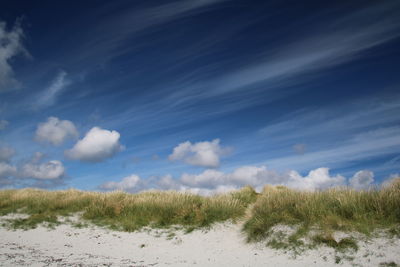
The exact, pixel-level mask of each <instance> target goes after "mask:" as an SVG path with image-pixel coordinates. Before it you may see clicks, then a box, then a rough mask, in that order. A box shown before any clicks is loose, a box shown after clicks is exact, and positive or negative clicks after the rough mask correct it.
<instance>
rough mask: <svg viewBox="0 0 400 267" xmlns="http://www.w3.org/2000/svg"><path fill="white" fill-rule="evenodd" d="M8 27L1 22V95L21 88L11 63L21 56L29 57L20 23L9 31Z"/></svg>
mask: <svg viewBox="0 0 400 267" xmlns="http://www.w3.org/2000/svg"><path fill="white" fill-rule="evenodd" d="M6 26H7V25H6V23H5V22H3V21H0V93H1V92H5V91H9V90H13V89H16V88H18V87H20V82H19V81H17V79H16V78H15V74H14V70H13V67H12V66H11V63H10V61H11V59H12V58H14V57H16V56H17V55H19V54H24V55H29V54H28V52H27V50H26V49H25V47H24V45H23V43H22V40H23V38H24V31H23V30H22V27H21V25H20V23H19V21H17V22H16V23H15V24H14V26H13V27H12V29H11V30H9V31H8V30H7V27H6Z"/></svg>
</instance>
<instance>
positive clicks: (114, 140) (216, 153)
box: [0, 0, 400, 194]
mask: <svg viewBox="0 0 400 267" xmlns="http://www.w3.org/2000/svg"><path fill="white" fill-rule="evenodd" d="M399 37H400V4H399V2H398V1H330V2H329V3H327V2H321V1H302V2H301V3H300V2H299V1H233V0H185V1H183V0H177V1H112V2H109V1H96V2H92V1H87V2H85V3H79V4H77V3H75V4H71V2H70V1H57V2H54V1H41V3H40V4H38V3H35V2H34V1H18V0H16V1H4V2H2V8H1V10H0V138H1V139H0V187H3V188H13V187H16V188H19V187H26V186H35V187H44V188H48V189H59V188H69V187H74V188H79V189H84V190H114V189H122V190H126V191H130V192H136V191H140V190H147V189H174V190H190V191H192V192H197V193H203V194H210V193H214V192H222V191H227V190H230V189H235V188H239V187H241V186H244V185H246V184H250V185H252V186H254V187H256V188H258V189H260V188H261V187H262V186H263V185H264V184H267V183H270V184H284V185H287V186H290V187H294V188H299V189H310V190H315V189H323V188H326V187H329V186H338V185H339V186H341V185H350V186H353V187H355V188H357V189H362V188H367V187H368V186H370V185H372V184H380V183H382V182H383V181H385V180H386V179H390V178H391V177H394V176H396V175H397V174H398V173H400V154H399V153H400V151H399V149H400V115H399V114H400V90H399V89H400V78H399V76H398V69H400V66H399V63H398V62H399V60H400V49H399V47H400V38H399Z"/></svg>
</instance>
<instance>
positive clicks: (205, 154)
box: [168, 139, 229, 168]
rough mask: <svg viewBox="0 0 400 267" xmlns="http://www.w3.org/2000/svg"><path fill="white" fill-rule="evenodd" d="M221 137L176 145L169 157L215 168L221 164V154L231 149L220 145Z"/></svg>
mask: <svg viewBox="0 0 400 267" xmlns="http://www.w3.org/2000/svg"><path fill="white" fill-rule="evenodd" d="M219 141H220V140H219V139H214V140H213V141H211V142H208V141H205V142H198V143H194V144H192V143H191V142H189V141H187V142H184V143H181V144H179V145H178V146H176V147H175V148H174V150H173V152H172V154H171V155H169V157H168V159H169V160H171V161H176V160H181V161H183V162H185V163H187V164H190V165H194V166H202V167H211V168H215V167H218V166H219V163H220V156H222V155H225V154H227V153H228V152H229V149H226V148H222V147H221V146H220V145H219Z"/></svg>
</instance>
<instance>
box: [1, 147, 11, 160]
mask: <svg viewBox="0 0 400 267" xmlns="http://www.w3.org/2000/svg"><path fill="white" fill-rule="evenodd" d="M14 154H15V150H14V149H13V148H11V147H0V162H9V161H10V159H11V158H12V157H13V156H14Z"/></svg>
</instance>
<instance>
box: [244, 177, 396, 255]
mask: <svg viewBox="0 0 400 267" xmlns="http://www.w3.org/2000/svg"><path fill="white" fill-rule="evenodd" d="M277 225H289V226H292V227H297V228H298V230H297V233H295V234H294V235H292V236H291V238H289V240H288V242H289V243H296V242H298V240H299V238H301V237H304V236H306V235H307V233H308V232H309V231H310V229H314V230H317V231H318V232H319V233H320V235H318V236H316V237H314V238H313V239H312V241H313V242H314V244H318V243H319V244H325V245H327V246H331V247H335V248H337V249H341V248H345V247H347V248H352V249H356V243H355V242H354V241H353V240H351V239H343V240H342V241H339V242H336V241H334V239H333V238H331V235H330V234H331V233H332V232H335V231H343V232H359V233H362V234H365V235H370V234H371V233H373V232H374V231H375V230H376V229H387V230H388V232H389V233H390V234H391V235H392V236H398V233H399V230H398V229H399V225H400V179H396V180H394V181H393V182H392V184H391V185H389V186H386V187H384V188H382V189H372V190H368V191H355V190H352V189H349V188H334V189H329V190H325V191H318V192H305V191H296V190H291V189H288V188H286V187H272V186H266V187H265V188H264V190H263V192H262V193H261V194H260V195H259V196H258V197H257V200H256V202H255V203H254V205H253V208H252V211H251V217H250V218H249V219H248V220H247V222H246V223H245V224H244V231H245V232H246V234H247V237H248V241H259V240H263V239H266V238H268V237H271V229H273V227H274V226H277ZM275 245H276V244H275ZM281 246H283V245H281Z"/></svg>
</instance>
